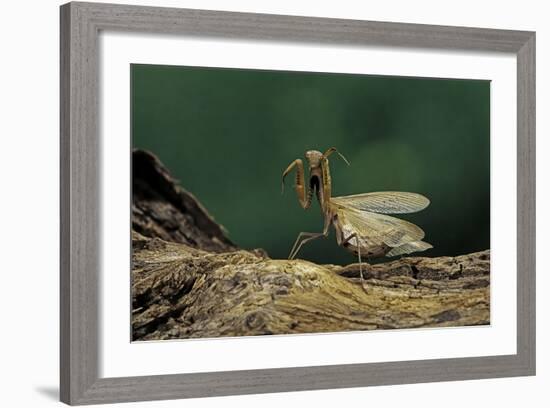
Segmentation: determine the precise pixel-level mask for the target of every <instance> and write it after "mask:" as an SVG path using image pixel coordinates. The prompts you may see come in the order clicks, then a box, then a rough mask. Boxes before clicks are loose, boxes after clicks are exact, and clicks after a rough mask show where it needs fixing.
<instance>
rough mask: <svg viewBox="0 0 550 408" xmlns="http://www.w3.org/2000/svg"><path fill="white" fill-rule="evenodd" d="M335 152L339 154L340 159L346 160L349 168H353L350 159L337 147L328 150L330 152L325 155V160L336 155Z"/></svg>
mask: <svg viewBox="0 0 550 408" xmlns="http://www.w3.org/2000/svg"><path fill="white" fill-rule="evenodd" d="M335 152H336V153H337V154H338V156H340V157H341V158H342V160H344V161H345V162H346V164H347V165H348V166H351V164H350V162H349V161H348V159H346V158H345V157H344V155H343V154H342V153H340V152H339V151H338V150H337V149H336V147H331V148H330V149H328V150H327V151H326V152H325V154H323V157H324V158H325V159H327V158H328V157H329V156H330V155H331V154H332V153H335Z"/></svg>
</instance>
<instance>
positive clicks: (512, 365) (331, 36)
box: [60, 3, 535, 405]
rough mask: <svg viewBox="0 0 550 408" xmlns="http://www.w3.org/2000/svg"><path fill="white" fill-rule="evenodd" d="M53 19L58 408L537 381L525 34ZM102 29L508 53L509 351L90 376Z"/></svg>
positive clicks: (190, 16) (133, 9)
mask: <svg viewBox="0 0 550 408" xmlns="http://www.w3.org/2000/svg"><path fill="white" fill-rule="evenodd" d="M60 12H61V89H60V92H61V114H60V116H61V117H60V121H61V123H60V128H61V147H60V148H61V163H60V166H61V237H60V239H61V284H60V285H61V287H60V292H61V308H60V314H61V316H60V319H61V324H60V327H61V329H60V331H61V333H60V335H61V345H60V352H61V361H60V372H61V375H60V377H61V378H60V390H61V400H62V401H63V402H65V403H67V404H74V405H76V404H96V403H114V402H127V401H141V400H154V399H174V398H191V397H206V396H220V395H235V394H252V393H268V392H280V391H299V390H316V389H327V388H346V387H364V386H373V385H388V384H403V383H420V382H433V381H450V380H468V379H481V378H495V377H511V376H526V375H534V374H535V33H534V32H527V31H509V30H496V29H482V28H463V27H444V26H434V25H418V24H401V23H384V22H372V21H356V20H341V19H326V18H311V17H293V16H283V15H265V14H248V13H234V12H219V11H204V10H189V9H174V8H157V7H143V6H129V5H114V4H95V3H69V4H66V5H63V6H61V10H60ZM101 30H110V31H132V32H138V33H152V34H155V33H169V34H175V35H188V36H214V37H220V36H221V37H224V38H237V39H260V40H266V41H289V42H296V41H299V42H309V43H332V44H346V45H354V46H358V47H361V46H364V45H381V46H398V47H414V48H438V49H450V50H478V51H484V52H485V51H489V52H506V53H513V54H515V55H516V56H517V114H518V116H517V211H518V213H517V232H518V236H517V237H518V238H517V255H518V257H517V353H516V354H513V355H501V356H486V357H471V358H470V357H468V358H448V359H436V360H420V361H399V362H388V363H369V364H346V365H331V366H315V367H298V368H278V369H260V370H245V371H227V372H213V373H200V374H175V375H155V376H144V377H125V378H100V377H99V349H98V344H99V343H98V329H99V324H98V323H99V310H98V300H99V284H98V279H99V267H100V259H99V256H100V252H99V247H100V237H101V235H100V229H99V210H98V209H99V205H98V201H99V198H100V186H99V182H100V179H99V166H100V163H101V156H100V149H99V135H98V130H99V124H98V112H99V89H98V83H99V79H98V75H99V70H98V67H99V63H98V61H99V54H98V52H99V49H98V35H99V33H100V31H101ZM497 120H498V118H497ZM497 140H498V139H497ZM497 272H498V271H497Z"/></svg>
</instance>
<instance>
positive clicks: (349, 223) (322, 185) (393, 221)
mask: <svg viewBox="0 0 550 408" xmlns="http://www.w3.org/2000/svg"><path fill="white" fill-rule="evenodd" d="M333 153H336V154H338V155H339V156H340V157H341V158H342V159H343V160H344V161H345V162H346V163H347V164H348V165H349V162H348V160H347V159H346V158H345V157H344V156H343V155H342V154H341V153H340V152H338V150H337V149H336V148H334V147H331V148H330V149H328V150H327V151H326V152H325V153H321V152H320V151H317V150H309V151H307V152H306V153H305V158H306V160H307V162H308V164H309V179H308V183H307V185H306V179H305V177H306V175H305V172H304V163H303V161H302V160H301V159H296V160H294V161H293V162H292V163H290V165H289V166H288V167H287V168H286V170H285V171H284V172H283V177H282V192H284V182H285V178H286V176H287V175H288V174H289V173H290V172H291V171H292V170H294V169H295V170H296V184H295V186H294V188H295V190H296V193H297V195H298V202H299V203H300V206H301V207H302V208H303V209H304V210H307V209H308V208H309V207H310V206H311V204H312V201H313V195H314V194H315V195H316V197H317V200H318V201H319V204H320V206H321V213H322V215H323V220H324V226H323V231H322V232H300V233H299V234H298V237H297V238H296V241H295V242H294V245H293V246H292V249H291V251H290V254H289V256H288V259H294V258H295V257H296V255H297V254H298V252H299V251H300V249H301V248H302V246H303V245H304V244H306V243H308V242H310V241H312V240H314V239H317V238H320V237H327V236H328V233H329V228H330V226H331V225H332V226H333V227H334V230H335V232H336V242H337V244H338V245H339V246H341V247H343V248H345V249H346V250H348V251H350V252H352V253H354V254H355V255H357V257H358V260H359V273H360V277H361V282H362V283H363V267H362V263H363V262H362V257H365V258H367V259H368V258H377V257H382V256H387V257H392V256H397V255H404V254H410V253H412V252H419V251H425V250H426V249H429V248H432V245H430V244H429V243H427V242H425V241H422V239H423V238H424V231H422V229H420V227H418V226H416V225H415V224H412V223H410V222H408V221H405V220H402V219H399V218H395V217H391V216H389V215H387V214H405V213H413V212H417V211H421V210H423V209H424V208H426V207H427V206H428V205H429V204H430V201H429V200H428V199H427V198H426V197H424V196H422V195H420V194H416V193H407V192H398V191H384V192H373V193H363V194H356V195H349V196H342V197H332V195H331V194H332V180H331V176H330V169H329V160H328V159H329V157H330V156H331V155H332V154H333Z"/></svg>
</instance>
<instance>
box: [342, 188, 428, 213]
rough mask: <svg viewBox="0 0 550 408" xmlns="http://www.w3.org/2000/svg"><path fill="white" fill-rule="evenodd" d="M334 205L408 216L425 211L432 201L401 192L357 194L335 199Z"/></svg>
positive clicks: (414, 194) (418, 195) (417, 195)
mask: <svg viewBox="0 0 550 408" xmlns="http://www.w3.org/2000/svg"><path fill="white" fill-rule="evenodd" d="M331 201H332V202H333V203H334V204H337V205H339V206H342V207H347V208H353V209H356V210H360V211H368V212H373V213H379V214H406V213H413V212H417V211H420V210H423V209H424V208H426V207H427V206H428V205H429V204H430V200H428V199H427V198H426V197H424V196H423V195H420V194H416V193H405V192H401V191H383V192H377V193H365V194H356V195H350V196H344V197H333V198H332V200H331Z"/></svg>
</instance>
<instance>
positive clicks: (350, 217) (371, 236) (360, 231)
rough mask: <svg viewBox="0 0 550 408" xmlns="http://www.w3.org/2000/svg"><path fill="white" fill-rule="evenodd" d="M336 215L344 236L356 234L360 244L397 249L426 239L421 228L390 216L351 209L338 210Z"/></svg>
mask: <svg viewBox="0 0 550 408" xmlns="http://www.w3.org/2000/svg"><path fill="white" fill-rule="evenodd" d="M336 214H337V219H338V223H339V225H340V226H341V228H342V230H343V232H344V235H345V236H349V235H351V234H353V233H355V234H356V235H357V236H358V237H359V240H358V242H357V243H358V244H364V245H366V246H375V245H387V246H389V247H392V248H395V247H399V246H401V245H403V244H406V243H409V242H414V241H421V240H422V238H424V231H422V229H421V228H420V227H418V226H416V225H414V224H412V223H410V222H408V221H405V220H401V219H399V218H395V217H390V216H389V215H384V214H376V213H373V212H368V211H358V210H355V209H351V208H336Z"/></svg>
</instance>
